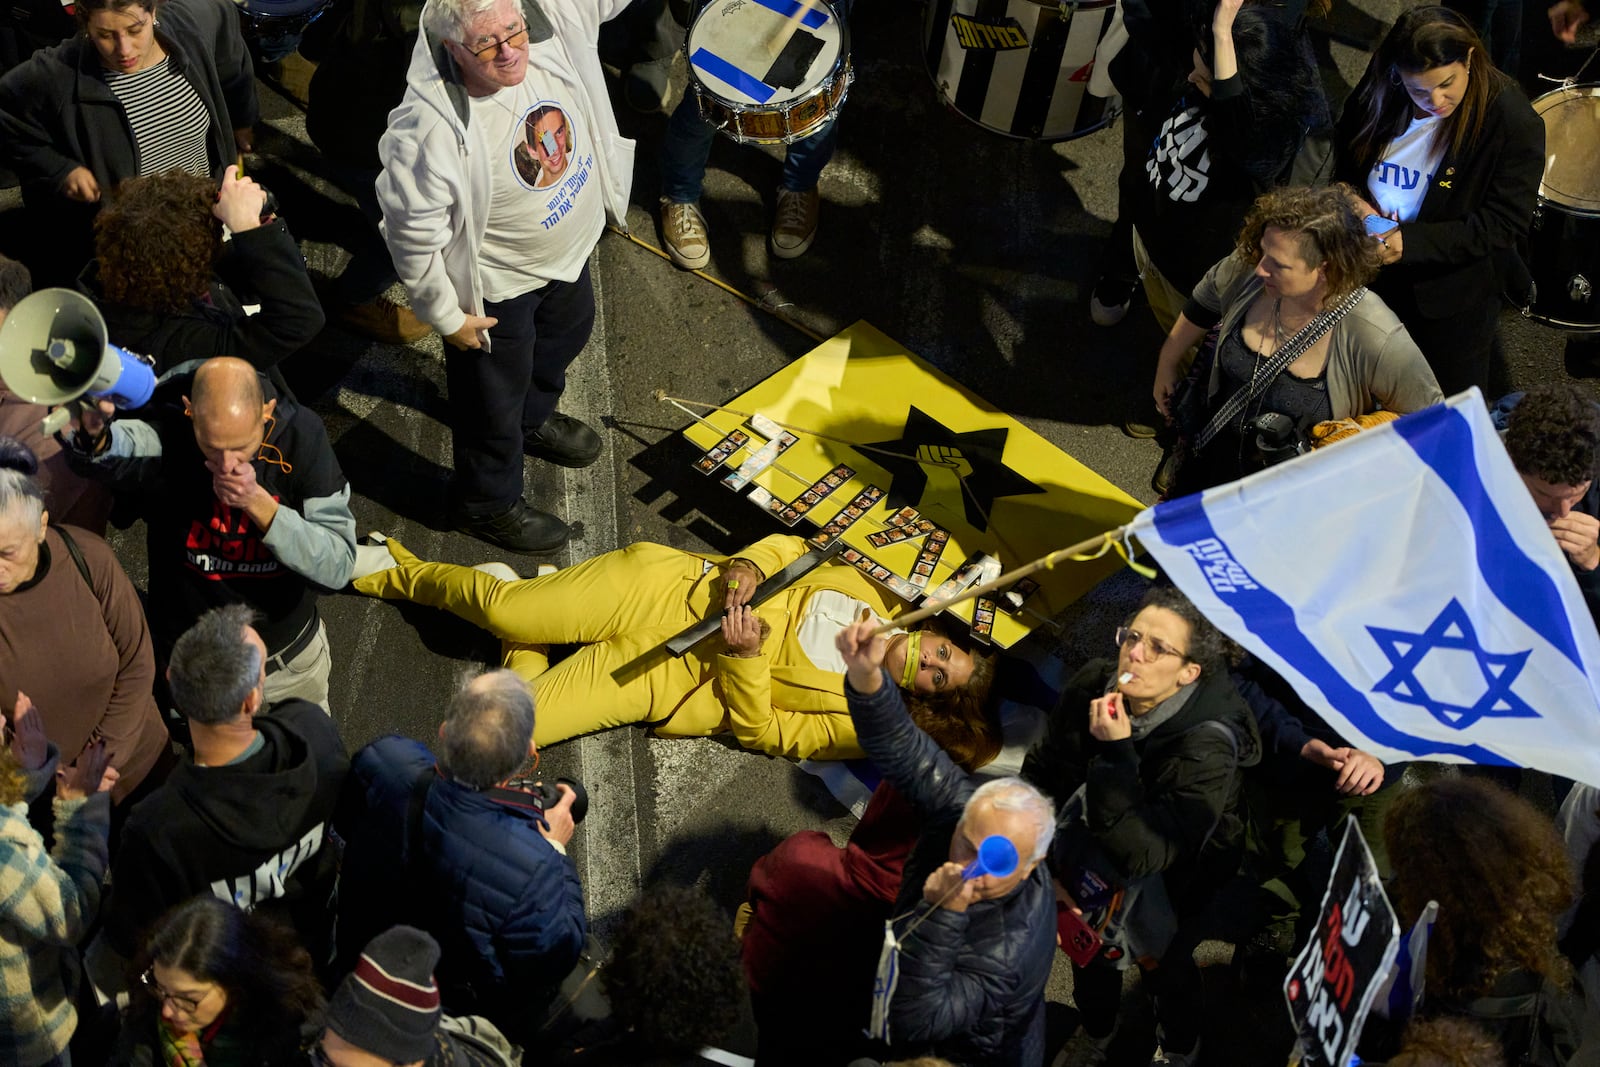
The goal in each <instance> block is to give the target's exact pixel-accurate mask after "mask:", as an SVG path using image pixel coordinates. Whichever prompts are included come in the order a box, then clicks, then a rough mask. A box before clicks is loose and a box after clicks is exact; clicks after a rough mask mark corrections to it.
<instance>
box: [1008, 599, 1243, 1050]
mask: <svg viewBox="0 0 1600 1067" xmlns="http://www.w3.org/2000/svg"><path fill="white" fill-rule="evenodd" d="M1226 647H1227V643H1226V639H1225V638H1223V636H1222V634H1220V633H1219V632H1218V631H1217V629H1216V628H1215V627H1213V626H1212V625H1211V623H1210V622H1208V621H1207V620H1206V618H1205V617H1204V616H1203V615H1201V614H1200V612H1199V610H1198V609H1196V608H1195V606H1194V605H1193V604H1192V603H1190V602H1189V599H1188V598H1187V597H1185V596H1184V595H1183V594H1182V593H1181V592H1179V591H1178V590H1177V589H1174V588H1172V587H1171V586H1156V587H1154V588H1152V589H1151V590H1150V591H1149V592H1148V593H1146V594H1145V596H1144V599H1143V600H1142V601H1141V602H1140V606H1139V609H1138V611H1137V612H1135V613H1134V615H1133V616H1132V617H1131V618H1129V619H1128V620H1127V622H1126V623H1124V625H1123V626H1122V627H1120V628H1119V629H1118V630H1117V631H1116V644H1115V648H1116V658H1115V659H1109V658H1107V659H1095V660H1091V661H1089V662H1088V663H1087V664H1085V665H1084V666H1083V668H1082V669H1081V670H1079V671H1078V673H1077V674H1076V675H1075V676H1074V677H1073V678H1072V680H1071V681H1070V682H1068V683H1067V686H1066V689H1065V690H1063V692H1062V694H1061V700H1060V702H1059V703H1058V704H1057V705H1056V708H1055V710H1054V711H1053V712H1052V713H1051V716H1050V724H1049V732H1048V734H1047V735H1046V737H1045V739H1044V741H1043V742H1042V743H1041V744H1040V746H1039V747H1038V748H1036V749H1035V750H1034V751H1033V752H1031V753H1030V754H1029V755H1028V759H1027V762H1026V763H1024V764H1023V768H1022V774H1023V777H1025V778H1027V779H1028V780H1029V781H1032V782H1033V783H1034V784H1036V785H1038V786H1039V787H1040V788H1041V789H1043V790H1044V791H1045V792H1047V793H1049V794H1050V795H1051V796H1053V797H1056V798H1058V800H1060V801H1062V802H1063V803H1062V808H1061V810H1062V811H1063V813H1064V816H1063V826H1062V828H1061V830H1060V832H1059V833H1058V835H1057V839H1056V845H1055V847H1054V848H1053V850H1052V855H1051V870H1052V874H1053V875H1054V876H1055V880H1056V896H1057V899H1058V900H1059V901H1060V902H1061V905H1060V906H1061V907H1062V908H1064V909H1065V911H1066V912H1068V913H1071V914H1072V915H1073V916H1076V918H1068V917H1067V916H1065V915H1064V916H1063V922H1064V923H1066V924H1071V923H1074V922H1076V921H1080V920H1081V922H1084V923H1087V924H1088V925H1090V926H1091V927H1096V928H1099V929H1100V931H1101V933H1102V934H1105V933H1107V929H1108V928H1107V923H1108V921H1113V920H1114V921H1115V922H1117V923H1127V924H1128V925H1130V926H1137V927H1140V928H1142V929H1144V930H1145V931H1147V932H1148V936H1147V939H1146V940H1144V941H1142V942H1140V941H1132V942H1131V949H1132V950H1131V951H1126V952H1125V954H1124V956H1123V958H1121V959H1117V958H1115V957H1114V956H1108V955H1106V954H1105V952H1104V951H1102V952H1101V953H1100V954H1098V955H1097V956H1095V958H1093V959H1091V960H1089V961H1088V963H1087V965H1085V966H1080V965H1079V964H1078V963H1077V962H1074V964H1073V968H1072V972H1073V998H1074V999H1075V1000H1076V1001H1077V1005H1078V1010H1079V1011H1080V1012H1081V1013H1082V1016H1083V1028H1084V1032H1085V1034H1086V1035H1087V1038H1088V1042H1089V1052H1088V1056H1089V1058H1088V1059H1087V1060H1083V1061H1080V1062H1088V1063H1100V1062H1104V1059H1105V1056H1106V1054H1107V1052H1108V1051H1109V1049H1110V1047H1111V1044H1112V1041H1113V1040H1114V1038H1115V1036H1116V1032H1117V1031H1116V1025H1117V1004H1118V1002H1119V1000H1120V999H1121V995H1122V974H1121V971H1120V969H1119V968H1121V967H1125V966H1127V964H1128V959H1129V958H1130V957H1137V958H1138V959H1139V962H1140V965H1141V971H1142V975H1143V979H1144V985H1145V989H1146V990H1147V991H1149V992H1150V993H1151V994H1152V995H1153V996H1154V997H1156V1018H1157V1022H1158V1028H1159V1038H1160V1042H1161V1047H1162V1048H1163V1050H1164V1051H1165V1053H1166V1057H1167V1058H1166V1060H1165V1062H1166V1063H1169V1064H1173V1065H1180V1064H1190V1063H1193V1062H1195V1061H1196V1059H1197V1057H1198V1055H1199V1041H1200V1020H1201V1010H1202V1001H1201V993H1202V989H1201V983H1200V971H1199V968H1197V967H1196V966H1195V963H1194V957H1193V952H1194V948H1195V946H1196V945H1197V944H1198V937H1197V936H1195V935H1196V934H1197V931H1187V930H1185V929H1184V928H1183V926H1184V920H1185V919H1187V918H1189V917H1190V916H1193V915H1195V914H1197V913H1198V912H1199V911H1200V910H1201V909H1202V907H1203V906H1204V905H1205V904H1206V903H1207V902H1208V901H1209V900H1210V898H1211V897H1212V895H1214V893H1215V892H1216V890H1217V889H1218V888H1220V887H1221V885H1222V884H1223V883H1224V882H1225V881H1226V880H1227V879H1228V878H1230V877H1231V876H1232V875H1233V873H1234V871H1235V870H1236V869H1237V867H1238V862H1239V856H1240V853H1241V850H1242V847H1243V842H1244V823H1243V821H1242V819H1241V816H1240V811H1239V809H1240V804H1239V793H1240V786H1241V782H1242V775H1241V768H1243V767H1247V766H1251V765H1253V764H1255V763H1256V762H1257V761H1258V760H1259V759H1260V755H1261V751H1260V750H1261V743H1260V738H1259V735H1258V734H1257V732H1256V724H1255V720H1254V719H1253V718H1252V717H1251V715H1250V710H1249V708H1247V707H1246V706H1245V704H1244V701H1243V700H1241V699H1240V697H1239V694H1238V693H1237V692H1236V691H1235V690H1234V688H1233V682H1232V681H1231V680H1230V679H1229V677H1228V670H1227V664H1226V662H1225V648H1226ZM1079 791H1081V792H1082V803H1081V804H1079V805H1077V806H1078V807H1079V808H1080V809H1081V810H1083V811H1085V812H1086V813H1087V814H1086V816H1085V817H1083V818H1079V819H1075V820H1074V819H1071V818H1070V817H1068V816H1066V815H1065V813H1067V812H1069V811H1071V809H1072V808H1073V806H1074V802H1075V801H1077V800H1078V798H1077V797H1076V796H1075V794H1077V793H1078V792H1079ZM1068 798H1072V799H1070V800H1069V799H1068ZM1152 875H1161V876H1163V877H1161V878H1156V879H1151V878H1150V876H1152ZM1135 886H1137V887H1139V892H1140V896H1139V899H1138V901H1137V902H1136V903H1135V904H1133V905H1131V906H1129V907H1128V908H1123V907H1122V906H1121V901H1122V900H1126V899H1130V897H1129V896H1126V895H1122V894H1119V893H1118V892H1117V891H1118V890H1128V889H1130V887H1135ZM1163 888H1164V889H1165V893H1162V892H1161V889H1163ZM1163 898H1164V899H1163ZM1136 908H1137V909H1143V910H1142V911H1140V912H1139V913H1138V914H1134V913H1133V912H1134V909H1136ZM1157 912H1160V914H1156V913H1157ZM1161 926H1165V928H1166V932H1165V934H1164V935H1163V936H1159V937H1157V936H1155V934H1154V931H1155V930H1156V928H1158V927H1161ZM1174 926H1176V931H1175V932H1174ZM1113 951H1115V950H1114V949H1113ZM1147 964H1148V965H1147Z"/></svg>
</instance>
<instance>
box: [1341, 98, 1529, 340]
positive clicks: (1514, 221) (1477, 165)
mask: <svg viewBox="0 0 1600 1067" xmlns="http://www.w3.org/2000/svg"><path fill="white" fill-rule="evenodd" d="M1369 76H1370V75H1369ZM1358 91H1359V90H1358ZM1361 118H1362V116H1361V115H1359V114H1356V113H1354V109H1351V108H1346V110H1345V113H1344V115H1343V116H1341V117H1340V119H1339V127H1338V131H1337V134H1336V136H1335V146H1336V150H1337V152H1338V158H1337V161H1336V163H1335V170H1334V174H1335V177H1337V178H1338V179H1340V180H1341V181H1347V182H1349V183H1350V184H1351V185H1353V186H1355V187H1356V190H1357V191H1358V192H1360V193H1361V194H1362V195H1363V196H1368V195H1369V194H1368V192H1367V179H1368V177H1369V173H1368V172H1367V171H1363V170H1362V169H1361V168H1360V166H1359V164H1358V163H1357V162H1356V160H1355V159H1354V158H1353V156H1352V153H1351V151H1350V146H1351V144H1352V143H1353V142H1354V140H1355V133H1356V130H1357V128H1358V127H1359V126H1360V123H1361ZM1543 175H1544V123H1543V122H1542V121H1541V120H1540V119H1539V116H1538V115H1537V114H1536V113H1535V112H1534V110H1533V107H1532V105H1530V104H1529V103H1528V98H1527V97H1525V96H1523V95H1522V90H1521V89H1518V88H1517V87H1516V86H1515V85H1511V84H1507V85H1506V86H1504V87H1503V88H1502V89H1501V90H1500V91H1499V93H1497V94H1496V95H1495V96H1494V98H1493V99H1492V100H1490V101H1489V104H1488V106H1487V107H1486V108H1485V110H1484V116H1483V128H1482V130H1480V131H1479V134H1478V138H1477V142H1476V144H1475V146H1474V147H1473V148H1472V149H1471V150H1469V151H1467V152H1464V153H1462V154H1460V155H1458V154H1456V153H1455V152H1454V151H1453V150H1451V149H1449V148H1446V150H1445V154H1444V157H1443V158H1442V159H1441V160H1440V161H1439V169H1438V171H1437V173H1435V174H1434V176H1433V184H1432V185H1431V186H1429V187H1428V193H1427V195H1426V196H1425V197H1423V200H1422V206H1421V208H1420V209H1418V212H1417V218H1416V221H1414V222H1407V223H1404V224H1402V226H1401V228H1400V236H1401V240H1402V248H1403V251H1402V253H1401V257H1400V259H1399V261H1398V262H1396V263H1393V264H1391V265H1389V266H1387V267H1384V268H1383V270H1382V271H1380V272H1379V275H1378V280H1377V282H1376V283H1374V285H1373V289H1374V290H1375V291H1377V293H1378V294H1379V295H1380V296H1383V295H1384V294H1386V293H1390V292H1395V291H1403V293H1404V295H1400V296H1397V297H1396V299H1395V300H1394V301H1393V303H1394V304H1395V306H1397V307H1405V306H1406V305H1407V304H1408V303H1409V302H1412V301H1414V303H1415V305H1416V308H1417V310H1418V311H1419V312H1421V313H1422V315H1424V316H1425V317H1427V318H1429V319H1445V320H1448V319H1451V318H1453V317H1455V316H1457V315H1458V314H1459V313H1461V312H1462V311H1465V310H1467V309H1472V308H1477V307H1482V306H1484V304H1485V303H1487V304H1490V305H1493V306H1499V302H1500V280H1499V274H1498V271H1497V267H1496V263H1497V260H1503V258H1504V257H1506V256H1509V255H1511V254H1513V252H1514V250H1515V248H1516V245H1517V242H1518V241H1520V240H1521V239H1522V238H1523V237H1524V236H1525V235H1526V234H1527V232H1528V227H1529V226H1530V225H1531V224H1532V222H1533V209H1534V207H1535V205H1536V204H1537V201H1538V194H1539V180H1540V178H1541V177H1543ZM1408 296H1409V298H1410V299H1409V300H1408V299H1407V297H1408ZM1386 299H1387V297H1386ZM1477 321H1478V316H1476V315H1472V316H1466V317H1464V318H1463V320H1462V324H1463V327H1464V328H1466V327H1471V326H1472V325H1473V324H1474V323H1476V322H1477ZM1476 343H1477V341H1476V340H1475V339H1473V338H1468V337H1463V338H1462V339H1461V341H1460V347H1469V346H1471V345H1474V344H1476Z"/></svg>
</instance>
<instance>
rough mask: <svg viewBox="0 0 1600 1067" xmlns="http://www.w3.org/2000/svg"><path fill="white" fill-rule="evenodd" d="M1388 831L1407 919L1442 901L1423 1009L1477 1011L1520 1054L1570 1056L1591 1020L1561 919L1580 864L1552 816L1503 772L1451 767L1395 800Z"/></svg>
mask: <svg viewBox="0 0 1600 1067" xmlns="http://www.w3.org/2000/svg"><path fill="white" fill-rule="evenodd" d="M1384 841H1385V843H1386V844H1387V846H1388V850H1389V859H1390V862H1391V863H1392V864H1393V866H1394V877H1393V879H1392V880H1391V881H1390V884H1389V887H1388V889H1389V899H1390V900H1391V901H1392V902H1393V903H1394V909H1395V913H1396V915H1398V917H1399V919H1400V924H1401V927H1402V928H1404V927H1406V926H1408V925H1410V924H1411V923H1413V922H1415V921H1416V919H1417V916H1418V915H1420V914H1421V913H1422V909H1423V908H1424V907H1425V906H1426V905H1427V903H1428V901H1430V900H1437V901H1438V902H1439V917H1438V919H1437V920H1436V921H1435V923H1434V926H1433V932H1432V934H1431V935H1430V936H1429V938H1428V959H1427V979H1426V984H1425V986H1424V997H1425V999H1424V1001H1423V1005H1422V1009H1421V1013H1422V1015H1423V1016H1432V1015H1454V1016H1462V1017H1464V1018H1468V1019H1471V1020H1472V1021H1473V1022H1475V1023H1477V1024H1478V1025H1480V1026H1482V1027H1483V1028H1484V1029H1485V1030H1488V1031H1489V1032H1490V1033H1491V1034H1493V1035H1495V1036H1496V1037H1497V1038H1498V1039H1499V1041H1500V1044H1501V1047H1502V1048H1504V1050H1505V1053H1506V1059H1507V1061H1509V1062H1511V1063H1538V1064H1543V1063H1567V1062H1569V1060H1570V1059H1571V1057H1572V1054H1573V1052H1574V1050H1575V1049H1576V1048H1577V1045H1578V1038H1579V1036H1580V1035H1579V1030H1580V1025H1581V1024H1580V1021H1579V1019H1578V1011H1579V1009H1578V1005H1577V1002H1576V999H1575V998H1574V997H1573V995H1572V994H1571V992H1570V991H1569V987H1570V985H1571V981H1572V972H1571V968H1570V966H1569V965H1568V963H1567V961H1566V959H1565V957H1563V956H1562V955H1561V950H1560V949H1559V948H1558V947H1557V945H1556V924H1557V922H1558V920H1559V919H1560V917H1561V914H1562V912H1563V911H1565V910H1566V908H1567V907H1568V906H1569V905H1570V904H1571V903H1572V899H1573V873H1572V865H1571V863H1570V862H1569V861H1568V859H1567V852H1566V847H1565V845H1564V844H1563V842H1562V840H1561V836H1560V835H1559V834H1558V833H1557V832H1556V828H1555V825H1554V824H1553V823H1552V822H1551V821H1550V819H1549V818H1547V817H1546V816H1544V815H1543V814H1541V813H1540V812H1539V811H1538V810H1536V809H1535V808H1534V807H1533V805H1531V804H1529V803H1528V802H1527V801H1525V800H1523V799H1522V798H1521V797H1518V796H1515V795H1513V794H1511V793H1509V792H1507V791H1506V790H1504V789H1502V788H1500V787H1499V786H1497V785H1494V784H1493V783H1490V782H1486V781H1484V780H1482V779H1479V778H1467V777H1456V778H1439V779H1435V780H1434V781H1432V782H1429V783H1427V784H1426V785H1423V786H1419V787H1418V788H1416V789H1412V790H1409V791H1408V792H1406V793H1403V794H1402V795H1401V796H1400V798H1399V799H1398V800H1396V801H1395V803H1394V806H1393V807H1392V808H1390V809H1389V815H1388V818H1387V819H1386V820H1385V823H1384ZM1379 1037H1380V1039H1381V1035H1379ZM1365 1054H1366V1050H1365V1049H1364V1050H1363V1055H1365Z"/></svg>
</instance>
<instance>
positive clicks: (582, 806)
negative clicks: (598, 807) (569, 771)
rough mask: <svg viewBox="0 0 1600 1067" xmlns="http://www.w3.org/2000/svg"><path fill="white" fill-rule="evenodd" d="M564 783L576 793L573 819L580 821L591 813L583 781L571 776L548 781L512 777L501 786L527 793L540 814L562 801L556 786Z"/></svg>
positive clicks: (587, 792)
mask: <svg viewBox="0 0 1600 1067" xmlns="http://www.w3.org/2000/svg"><path fill="white" fill-rule="evenodd" d="M558 785H564V786H567V787H568V788H570V789H571V790H572V792H573V793H574V794H575V795H574V796H573V798H572V821H573V822H575V823H580V822H582V821H583V817H584V816H585V815H587V814H589V791H588V790H587V789H585V788H583V783H581V782H575V781H573V780H572V779H571V778H557V779H556V780H555V781H554V782H546V781H544V780H543V779H539V778H511V779H508V780H507V781H506V782H505V784H503V785H502V786H501V787H500V788H502V789H510V790H514V791H516V792H518V793H523V794H525V795H526V796H527V797H528V798H529V799H531V800H532V801H533V802H534V804H533V806H534V807H535V808H537V809H538V811H539V814H541V815H543V814H544V813H545V811H547V810H548V809H550V808H553V807H555V806H556V805H557V804H559V803H561V790H559V789H557V788H556V786H558Z"/></svg>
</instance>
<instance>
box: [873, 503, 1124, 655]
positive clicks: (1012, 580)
mask: <svg viewBox="0 0 1600 1067" xmlns="http://www.w3.org/2000/svg"><path fill="white" fill-rule="evenodd" d="M1127 531H1128V527H1126V526H1118V527H1117V528H1116V529H1114V530H1107V531H1106V532H1105V533H1102V534H1096V535H1095V536H1093V537H1090V538H1087V539H1085V540H1083V541H1079V542H1078V543H1077V544H1075V545H1068V546H1067V547H1066V548H1058V549H1056V550H1055V551H1054V552H1049V553H1046V554H1045V555H1043V556H1040V557H1039V558H1038V559H1036V560H1034V561H1033V562H1032V563H1024V564H1023V565H1022V566H1020V567H1018V568H1017V569H1015V570H1011V571H1007V572H1006V573H1004V574H1002V575H1000V577H998V578H996V579H994V580H993V581H989V582H984V583H983V584H982V585H979V586H974V587H973V588H971V589H968V590H967V591H965V592H963V593H961V594H959V595H957V596H954V597H951V598H950V599H948V600H936V601H933V602H932V603H930V604H929V605H928V606H927V607H924V608H918V609H917V610H916V611H913V612H911V613H910V614H909V615H901V616H899V617H898V618H895V619H892V620H890V621H889V622H886V623H884V624H883V625H882V626H880V627H878V628H877V629H876V630H874V631H872V635H871V636H873V637H882V636H883V635H884V634H886V633H888V632H889V631H890V630H903V629H907V628H908V627H909V626H910V625H911V624H912V623H918V622H921V621H922V620H923V619H931V618H933V617H934V616H935V615H937V614H939V612H941V611H943V610H944V609H945V608H948V607H950V606H951V605H952V604H959V603H961V602H962V601H964V600H972V599H975V598H977V597H980V596H985V595H987V594H989V593H992V592H994V591H995V590H996V589H1004V588H1006V587H1007V586H1009V585H1014V584H1016V583H1017V582H1019V581H1021V580H1022V579H1024V578H1026V577H1027V576H1028V575H1030V574H1033V573H1034V572H1036V571H1042V570H1049V569H1050V568H1052V567H1054V566H1055V565H1056V564H1057V563H1060V562H1061V561H1062V560H1064V559H1072V558H1074V557H1079V556H1082V555H1083V554H1084V553H1086V552H1089V551H1091V550H1093V549H1096V548H1098V549H1100V553H1097V555H1099V554H1102V553H1104V552H1106V551H1107V550H1108V549H1110V548H1111V547H1112V546H1113V545H1118V544H1120V542H1121V540H1122V538H1123V536H1124V535H1125V534H1126V533H1127ZM1091 558H1092V557H1091Z"/></svg>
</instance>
